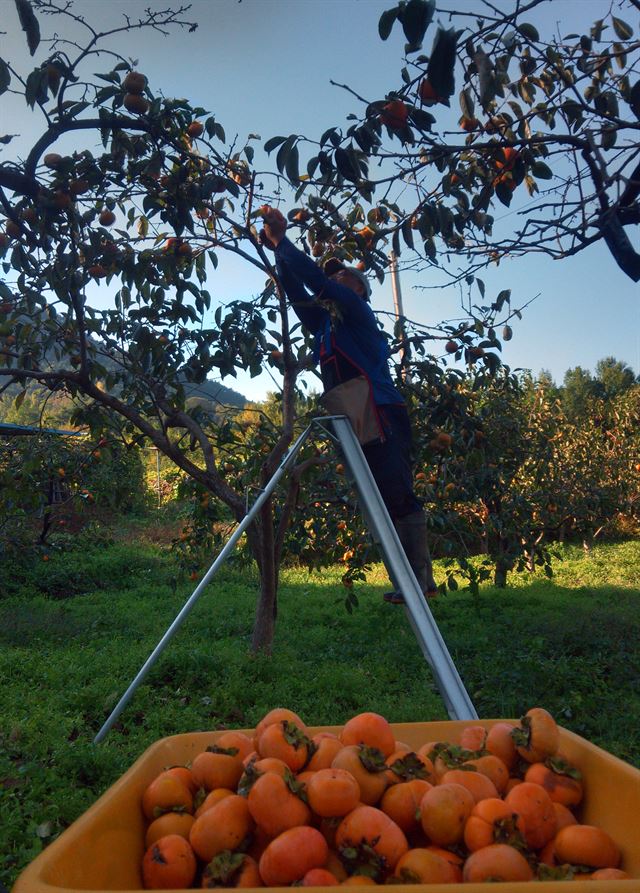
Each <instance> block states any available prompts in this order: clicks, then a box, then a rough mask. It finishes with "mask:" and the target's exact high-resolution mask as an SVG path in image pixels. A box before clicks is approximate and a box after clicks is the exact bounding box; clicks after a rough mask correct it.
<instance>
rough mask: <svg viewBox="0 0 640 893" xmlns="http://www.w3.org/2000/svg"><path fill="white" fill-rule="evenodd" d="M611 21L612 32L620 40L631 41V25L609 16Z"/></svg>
mask: <svg viewBox="0 0 640 893" xmlns="http://www.w3.org/2000/svg"><path fill="white" fill-rule="evenodd" d="M611 21H612V22H613V30H614V31H615V32H616V34H617V35H618V37H619V38H620V40H631V38H632V37H633V28H632V27H631V25H628V24H627V23H626V22H624V21H623V20H622V19H619V18H617V17H616V16H611Z"/></svg>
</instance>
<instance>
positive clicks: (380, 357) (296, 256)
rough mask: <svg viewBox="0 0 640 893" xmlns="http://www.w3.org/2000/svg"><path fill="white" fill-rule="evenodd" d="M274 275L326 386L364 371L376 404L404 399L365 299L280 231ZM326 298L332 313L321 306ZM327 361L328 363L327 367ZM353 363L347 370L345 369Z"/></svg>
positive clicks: (371, 311)
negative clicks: (307, 338) (308, 339)
mask: <svg viewBox="0 0 640 893" xmlns="http://www.w3.org/2000/svg"><path fill="white" fill-rule="evenodd" d="M275 254H276V269H277V271H278V276H279V277H280V281H281V282H282V285H283V287H284V290H285V292H286V294H287V297H288V299H289V301H290V303H291V306H292V308H293V310H294V311H295V313H296V315H297V317H298V319H299V320H300V322H301V323H302V325H303V326H304V327H305V328H306V329H307V330H308V331H309V332H311V333H312V334H313V336H314V357H315V360H316V362H319V363H320V366H321V370H322V379H323V383H324V384H325V389H327V386H329V387H331V386H332V384H333V383H335V384H337V383H338V382H339V381H341V380H346V378H349V377H353V376H354V375H359V374H364V375H366V377H367V378H368V379H369V381H370V383H371V388H372V392H373V399H374V401H375V403H376V405H377V406H381V405H384V404H386V403H404V400H403V399H402V395H401V394H400V392H399V391H398V389H397V388H396V387H395V385H394V384H393V380H392V378H391V373H390V372H389V356H390V352H389V345H388V344H387V339H386V338H385V336H384V334H383V332H382V331H381V330H380V328H379V327H378V323H377V321H376V318H375V316H374V314H373V310H372V309H371V307H370V306H369V304H368V303H367V302H366V301H364V300H363V299H362V298H361V297H360V296H359V295H357V294H356V293H355V292H354V291H352V290H351V289H350V288H345V286H343V285H338V283H337V282H333V281H332V280H331V279H329V278H328V276H326V275H325V274H324V273H323V271H322V270H321V269H320V267H318V266H317V264H315V263H314V262H313V261H312V260H311V258H310V257H307V255H306V254H305V253H304V251H300V249H299V248H296V247H295V245H293V244H292V243H291V242H290V241H289V239H287V238H286V237H285V238H284V239H282V241H281V242H280V243H279V245H278V247H277V248H276V252H275ZM305 286H306V288H309V289H310V290H311V292H312V293H313V294H311V295H309V294H308V292H307V291H306V288H305ZM324 301H327V302H331V303H333V304H334V306H335V308H336V312H335V313H334V314H330V313H329V310H328V309H327V308H326V307H325V306H323V302H324ZM332 367H333V368H332ZM350 367H352V368H353V372H352V374H351V375H349V374H348V372H347V373H346V374H345V369H349V368H350Z"/></svg>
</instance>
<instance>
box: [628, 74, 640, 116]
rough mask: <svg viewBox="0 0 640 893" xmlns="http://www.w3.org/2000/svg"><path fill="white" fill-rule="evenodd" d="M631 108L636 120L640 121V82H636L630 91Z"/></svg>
mask: <svg viewBox="0 0 640 893" xmlns="http://www.w3.org/2000/svg"><path fill="white" fill-rule="evenodd" d="M629 106H630V107H631V111H632V112H633V114H634V115H635V116H636V118H638V119H639V120H640V81H636V82H635V84H634V85H633V87H632V88H631V90H630V91H629Z"/></svg>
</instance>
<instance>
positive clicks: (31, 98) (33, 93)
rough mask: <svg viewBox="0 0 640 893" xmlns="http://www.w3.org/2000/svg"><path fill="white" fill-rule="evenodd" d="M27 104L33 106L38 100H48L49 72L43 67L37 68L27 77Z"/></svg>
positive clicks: (25, 93) (25, 92)
mask: <svg viewBox="0 0 640 893" xmlns="http://www.w3.org/2000/svg"><path fill="white" fill-rule="evenodd" d="M24 96H25V99H26V101H27V105H28V106H29V107H30V108H33V107H34V105H35V104H36V102H39V103H43V104H44V103H45V102H46V101H47V72H46V71H43V70H42V69H41V68H35V69H34V70H33V71H32V72H31V74H30V75H29V77H28V78H27V84H26V88H25V91H24Z"/></svg>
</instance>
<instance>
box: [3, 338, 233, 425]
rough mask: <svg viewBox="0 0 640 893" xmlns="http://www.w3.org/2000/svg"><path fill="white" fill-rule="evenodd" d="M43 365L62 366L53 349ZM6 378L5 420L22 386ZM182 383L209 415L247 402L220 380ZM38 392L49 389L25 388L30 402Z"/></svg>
mask: <svg viewBox="0 0 640 893" xmlns="http://www.w3.org/2000/svg"><path fill="white" fill-rule="evenodd" d="M101 362H102V363H103V364H104V365H105V366H107V367H109V366H110V365H111V363H112V361H111V360H110V359H109V357H105V356H102V357H101ZM43 365H44V366H45V368H46V367H47V366H48V367H49V368H50V369H57V368H60V367H61V366H62V363H61V362H60V361H59V360H57V359H56V358H55V356H54V355H53V351H50V352H49V355H48V356H47V357H46V362H45V364H43ZM6 380H7V379H6V377H5V376H0V388H1V389H2V391H1V396H0V420H6V416H7V413H8V412H9V407H10V406H11V405H12V404H13V400H14V399H15V398H16V397H17V396H18V394H19V393H20V392H21V391H22V386H21V385H19V384H11V385H10V386H9V387H8V388H6V389H4V388H3V384H5V383H6ZM182 384H183V386H184V389H185V393H186V395H187V401H188V404H189V405H191V406H193V405H199V406H201V407H202V408H203V409H206V410H207V411H208V412H209V413H210V414H211V415H215V414H216V412H217V411H218V410H219V409H220V407H222V406H233V407H236V408H238V409H242V408H243V407H244V406H245V405H246V403H247V402H248V401H247V399H246V397H244V396H243V395H242V394H240V393H238V391H234V390H233V389H232V388H228V387H225V385H223V384H220V382H216V381H210V380H207V381H204V382H202V383H201V384H194V383H193V382H188V381H186V380H184V379H182ZM39 393H41V394H42V399H44V398H45V397H47V396H50V391H49V389H48V388H46V387H43V386H42V385H39V384H37V383H34V384H32V385H30V386H29V387H28V388H27V394H28V395H29V396H30V397H31V398H32V399H31V401H30V402H31V403H35V402H38V403H39V402H40V400H37V401H36V400H34V399H33V398H34V396H35V395H36V394H39ZM14 421H15V420H14Z"/></svg>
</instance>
